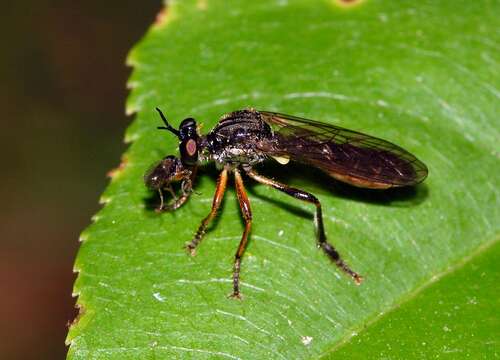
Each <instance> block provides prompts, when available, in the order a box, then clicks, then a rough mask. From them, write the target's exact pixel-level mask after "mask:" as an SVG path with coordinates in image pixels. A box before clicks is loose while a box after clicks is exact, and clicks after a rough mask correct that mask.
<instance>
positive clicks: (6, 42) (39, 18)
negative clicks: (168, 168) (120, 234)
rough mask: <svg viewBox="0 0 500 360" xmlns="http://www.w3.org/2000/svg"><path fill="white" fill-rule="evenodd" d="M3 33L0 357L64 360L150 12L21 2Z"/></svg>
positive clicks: (152, 0)
mask: <svg viewBox="0 0 500 360" xmlns="http://www.w3.org/2000/svg"><path fill="white" fill-rule="evenodd" d="M3 8H4V9H3V14H2V21H1V24H0V30H1V31H0V39H1V40H2V41H1V46H2V47H1V53H0V75H1V76H0V80H1V83H0V107H1V115H0V116H1V120H0V121H1V131H0V144H1V145H0V146H1V149H0V161H1V170H0V172H1V177H0V179H1V180H0V201H1V207H0V215H1V216H0V358H1V359H62V358H64V357H65V355H66V351H67V349H66V346H65V345H64V339H65V336H66V332H67V323H68V322H69V321H71V320H72V319H73V317H74V316H75V310H74V301H75V299H74V298H72V296H71V292H72V286H73V281H74V278H75V275H74V274H73V271H72V269H73V261H74V258H75V256H76V252H77V250H78V246H79V243H78V236H79V233H80V232H81V231H82V230H83V229H84V228H85V227H86V226H87V225H88V224H89V222H90V217H91V216H92V215H93V214H94V213H95V212H96V211H97V210H98V209H99V205H98V198H99V194H100V193H101V192H102V191H103V189H104V188H105V186H106V184H107V182H108V179H107V178H106V172H107V171H109V170H110V169H111V168H113V167H116V166H117V165H118V163H119V160H120V154H121V153H122V152H123V151H124V150H125V148H126V146H125V145H124V144H123V141H122V139H123V133H124V130H125V128H126V127H127V125H128V124H129V123H130V121H131V119H130V118H127V117H126V116H125V114H124V108H125V105H124V102H125V99H126V96H127V90H126V88H125V84H126V80H127V77H128V75H129V73H130V69H129V68H127V67H126V66H125V58H126V54H127V52H128V51H129V50H130V48H131V47H132V46H133V45H134V44H135V43H136V42H137V41H138V40H139V39H140V38H141V37H142V36H143V35H144V33H145V31H146V30H147V29H148V27H149V26H150V24H151V23H152V22H153V21H154V19H155V17H156V14H157V13H158V11H159V9H160V8H161V0H147V1H130V2H127V1H125V2H124V1H115V0H111V1H109V0H108V1H97V0H90V1H89V0H87V1H47V0H42V1H40V0H38V1H34V0H32V1H11V2H8V3H7V4H3Z"/></svg>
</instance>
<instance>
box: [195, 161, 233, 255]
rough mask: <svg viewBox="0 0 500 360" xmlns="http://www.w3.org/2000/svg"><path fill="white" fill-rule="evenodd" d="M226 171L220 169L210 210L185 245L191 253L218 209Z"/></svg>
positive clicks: (225, 182) (224, 186)
mask: <svg viewBox="0 0 500 360" xmlns="http://www.w3.org/2000/svg"><path fill="white" fill-rule="evenodd" d="M227 173H228V170H227V169H224V170H222V171H221V173H220V175H219V179H218V180H217V188H216V189H215V195H214V200H213V202H212V210H210V214H208V216H207V217H206V218H204V219H203V221H202V222H201V225H200V227H199V228H198V231H196V234H195V235H194V238H193V240H191V242H190V243H188V244H187V245H186V249H187V250H188V251H189V252H190V253H191V255H195V254H196V247H197V246H198V244H199V243H200V242H201V240H202V239H203V236H204V235H205V232H206V231H207V226H208V224H209V223H210V221H212V220H213V218H214V217H215V215H216V214H217V210H218V209H219V207H220V204H221V203H222V199H223V198H224V193H225V192H226V185H227Z"/></svg>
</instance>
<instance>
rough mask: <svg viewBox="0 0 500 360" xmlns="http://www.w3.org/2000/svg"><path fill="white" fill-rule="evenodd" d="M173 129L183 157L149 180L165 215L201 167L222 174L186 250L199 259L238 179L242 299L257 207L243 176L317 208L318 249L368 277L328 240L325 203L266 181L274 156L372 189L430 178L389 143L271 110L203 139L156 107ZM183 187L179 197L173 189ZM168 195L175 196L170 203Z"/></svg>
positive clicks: (244, 114) (242, 116)
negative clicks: (265, 167)
mask: <svg viewBox="0 0 500 360" xmlns="http://www.w3.org/2000/svg"><path fill="white" fill-rule="evenodd" d="M156 110H157V111H158V112H159V114H160V116H161V118H162V120H163V122H164V124H165V126H162V127H158V129H164V130H168V131H170V132H171V133H173V134H174V135H175V136H177V137H178V139H179V150H180V159H179V158H177V157H175V156H172V155H170V156H167V157H165V158H164V159H163V160H161V161H160V162H159V163H158V164H155V165H154V166H153V167H152V168H151V169H150V170H149V171H147V172H146V174H145V176H144V181H145V183H146V185H147V186H148V187H149V188H150V189H152V190H157V191H158V193H159V195H160V199H161V203H160V206H159V208H158V209H157V210H158V211H171V210H175V209H178V208H179V207H180V206H182V205H183V204H184V203H185V202H186V200H187V199H188V198H189V195H190V194H191V193H192V191H193V181H194V178H195V176H196V170H197V167H198V166H199V165H200V164H202V163H205V162H208V161H215V165H216V167H217V169H219V170H220V175H219V178H218V181H217V188H216V190H215V196H214V198H213V203H212V209H211V211H210V213H209V214H208V216H207V217H206V218H204V219H203V221H202V222H201V224H200V226H199V228H198V231H196V234H195V235H194V238H193V239H192V240H191V242H189V243H187V245H186V248H187V250H188V251H189V252H190V253H191V254H192V255H194V254H195V249H196V247H197V246H198V245H199V243H200V242H201V240H202V238H203V236H204V235H205V232H206V230H207V226H208V224H209V223H210V221H211V220H213V219H214V217H215V215H216V213H217V210H218V209H219V207H220V205H221V202H222V198H223V196H224V192H225V190H226V184H227V179H228V175H229V174H230V173H232V174H233V175H234V180H235V187H236V194H237V198H238V202H239V205H240V208H241V212H242V214H243V218H244V220H245V229H244V231H243V235H242V238H241V241H240V244H239V246H238V250H237V251H236V254H235V259H234V269H233V293H232V295H231V296H232V297H234V298H241V292H240V267H241V258H242V256H243V253H244V252H245V248H246V245H247V242H248V235H249V233H250V227H251V224H252V212H251V210H250V202H249V200H248V196H247V194H246V192H245V187H244V185H243V179H242V176H241V174H242V172H243V173H245V174H246V175H248V176H249V177H250V178H252V179H254V180H256V181H257V182H259V183H262V184H265V185H268V186H271V187H273V188H275V189H277V190H280V191H282V192H284V193H285V194H288V195H290V196H292V197H294V198H296V199H299V200H302V201H305V202H309V203H311V204H313V205H315V207H316V211H315V214H314V226H315V230H316V240H317V245H318V247H320V248H321V249H323V251H324V252H325V253H326V254H327V255H328V257H329V258H330V259H331V260H332V261H333V262H334V263H335V264H336V265H337V266H338V267H339V268H340V269H341V270H342V271H343V272H345V273H346V274H348V275H349V276H350V277H352V279H353V280H354V281H355V282H356V284H360V283H361V281H362V277H361V276H360V275H359V274H358V273H356V272H354V271H353V270H351V268H350V267H349V266H348V265H347V264H346V263H345V262H344V260H342V258H341V257H340V255H339V253H338V252H337V251H336V250H335V248H334V247H333V246H332V245H331V244H330V243H329V242H328V241H327V239H326V234H325V230H324V226H323V217H322V212H321V203H320V202H319V200H318V199H317V198H316V197H315V196H314V195H312V194H310V193H308V192H306V191H303V190H300V189H296V188H293V187H290V186H288V185H285V184H282V183H280V182H278V181H276V180H273V179H270V178H267V177H265V176H263V175H260V174H259V173H258V172H257V171H255V170H254V169H253V166H254V165H256V164H259V163H261V162H263V161H265V160H268V159H270V158H274V159H275V160H277V161H278V162H279V163H281V164H286V163H288V162H289V161H290V160H292V161H296V162H299V163H302V164H306V165H312V166H314V167H316V168H318V169H320V170H322V171H324V172H325V173H327V174H328V175H330V176H332V177H333V178H335V179H337V180H340V181H342V182H345V183H348V184H351V185H354V186H358V187H363V188H371V189H387V188H391V187H400V186H409V185H415V184H418V183H419V182H421V181H423V180H424V179H425V178H426V176H427V167H426V166H425V165H424V164H423V163H422V162H421V161H419V160H418V159H417V158H416V157H415V156H413V155H412V154H410V153H409V152H407V151H406V150H404V149H402V148H400V147H399V146H397V145H394V144H392V143H390V142H388V141H385V140H382V139H378V138H375V137H372V136H369V135H365V134H362V133H359V132H356V131H351V130H347V129H343V128H341V127H338V126H334V125H329V124H325V123H321V122H318V121H313V120H307V119H302V118H299V117H295V116H289V115H284V114H279V113H274V112H268V111H257V110H254V109H245V110H238V111H233V112H231V113H229V114H226V115H224V116H222V117H221V119H220V120H219V122H218V124H217V125H216V126H215V127H214V128H213V129H212V130H211V131H210V132H209V133H208V134H206V135H200V134H199V133H198V129H197V124H196V121H195V120H194V119H192V118H187V119H185V120H183V121H182V122H181V124H180V126H179V129H175V128H173V127H172V126H171V125H170V124H169V123H168V121H167V119H166V118H165V116H164V115H163V113H162V112H161V111H160V109H158V108H157V109H156ZM173 182H180V183H181V186H180V195H177V194H176V193H175V191H174V189H173V187H172V183H173ZM163 190H167V191H168V192H169V193H170V194H171V195H172V201H171V202H170V203H168V204H166V203H165V202H164V199H163Z"/></svg>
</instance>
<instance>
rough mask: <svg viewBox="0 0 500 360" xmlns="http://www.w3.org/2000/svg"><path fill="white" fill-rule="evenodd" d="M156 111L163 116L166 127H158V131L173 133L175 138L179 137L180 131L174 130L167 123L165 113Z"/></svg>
mask: <svg viewBox="0 0 500 360" xmlns="http://www.w3.org/2000/svg"><path fill="white" fill-rule="evenodd" d="M156 111H158V113H160V116H161V119H162V120H163V122H164V123H165V126H158V127H157V129H160V130H168V131H170V132H172V133H173V134H174V135H175V136H177V137H179V136H180V135H181V134H180V133H179V130H177V129H174V128H173V127H172V126H171V125H170V124H169V123H168V121H167V118H166V117H165V115H163V113H162V112H161V110H160V109H158V108H156Z"/></svg>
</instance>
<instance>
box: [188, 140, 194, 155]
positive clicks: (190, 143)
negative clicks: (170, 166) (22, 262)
mask: <svg viewBox="0 0 500 360" xmlns="http://www.w3.org/2000/svg"><path fill="white" fill-rule="evenodd" d="M186 152H187V154H188V155H189V156H193V155H194V154H195V153H196V141H194V140H193V139H189V140H188V142H187V143H186Z"/></svg>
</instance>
